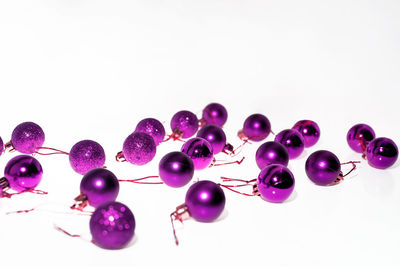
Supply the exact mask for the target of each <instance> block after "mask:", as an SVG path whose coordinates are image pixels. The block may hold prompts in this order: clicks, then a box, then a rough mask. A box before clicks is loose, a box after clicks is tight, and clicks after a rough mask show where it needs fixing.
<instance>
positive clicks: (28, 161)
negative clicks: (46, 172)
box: [4, 155, 43, 192]
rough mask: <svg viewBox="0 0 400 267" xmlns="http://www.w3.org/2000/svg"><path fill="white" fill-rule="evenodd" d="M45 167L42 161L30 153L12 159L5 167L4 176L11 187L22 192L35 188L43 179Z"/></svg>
mask: <svg viewBox="0 0 400 267" xmlns="http://www.w3.org/2000/svg"><path fill="white" fill-rule="evenodd" d="M42 175H43V169H42V165H41V164H40V162H39V161H38V160H37V159H35V158H34V157H31V156H28V155H19V156H16V157H14V158H12V159H10V160H9V161H8V163H7V165H6V167H5V168H4V177H5V178H6V179H7V180H8V183H9V185H10V187H11V189H13V190H15V191H17V192H22V191H25V190H29V189H34V188H36V186H37V185H38V184H39V183H40V181H41V180H42Z"/></svg>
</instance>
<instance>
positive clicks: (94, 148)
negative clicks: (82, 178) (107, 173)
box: [69, 140, 106, 174]
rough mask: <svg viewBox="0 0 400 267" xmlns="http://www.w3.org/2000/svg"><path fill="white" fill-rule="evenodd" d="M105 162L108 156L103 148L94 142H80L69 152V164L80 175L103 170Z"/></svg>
mask: <svg viewBox="0 0 400 267" xmlns="http://www.w3.org/2000/svg"><path fill="white" fill-rule="evenodd" d="M105 162H106V155H105V153H104V149H103V147H102V146H101V145H100V144H99V143H97V142H95V141H92V140H82V141H79V142H78V143H76V144H75V145H74V146H73V147H72V148H71V151H70V152H69V163H70V164H71V167H72V169H73V170H74V171H75V172H77V173H79V174H85V173H87V172H88V171H90V170H92V169H95V168H101V167H103V166H104V163H105Z"/></svg>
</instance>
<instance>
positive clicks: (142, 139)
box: [122, 132, 157, 166]
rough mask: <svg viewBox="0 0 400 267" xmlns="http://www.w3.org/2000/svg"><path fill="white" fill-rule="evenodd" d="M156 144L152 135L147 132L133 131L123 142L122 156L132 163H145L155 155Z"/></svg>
mask: <svg viewBox="0 0 400 267" xmlns="http://www.w3.org/2000/svg"><path fill="white" fill-rule="evenodd" d="M156 150H157V146H156V143H155V142H154V139H153V137H151V136H150V135H148V134H147V133H141V132H134V133H133V134H131V135H129V136H128V137H127V138H126V139H125V141H124V144H123V147H122V154H123V155H124V158H125V159H126V160H127V161H129V162H130V163H132V164H134V165H139V166H140V165H145V164H147V163H149V162H150V161H151V160H152V159H153V158H154V156H155V155H156Z"/></svg>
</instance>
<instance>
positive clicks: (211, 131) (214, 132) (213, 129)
mask: <svg viewBox="0 0 400 267" xmlns="http://www.w3.org/2000/svg"><path fill="white" fill-rule="evenodd" d="M197 137H201V138H203V139H205V140H207V141H208V142H209V143H210V145H211V146H212V148H213V153H214V155H216V154H218V153H220V152H222V151H223V150H224V148H225V145H226V135H225V132H224V130H222V128H221V127H219V126H216V125H206V126H204V127H203V128H201V129H200V130H199V131H198V132H197Z"/></svg>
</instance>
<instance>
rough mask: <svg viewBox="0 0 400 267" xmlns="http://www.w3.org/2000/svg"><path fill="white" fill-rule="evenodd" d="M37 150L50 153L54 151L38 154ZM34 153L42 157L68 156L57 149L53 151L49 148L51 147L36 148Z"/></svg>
mask: <svg viewBox="0 0 400 267" xmlns="http://www.w3.org/2000/svg"><path fill="white" fill-rule="evenodd" d="M39 150H50V151H54V152H49V153H42V152H39ZM35 153H36V154H38V155H42V156H48V155H60V154H63V155H69V153H68V152H65V151H62V150H59V149H55V148H51V147H44V146H41V147H37V148H36V151H35Z"/></svg>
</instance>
